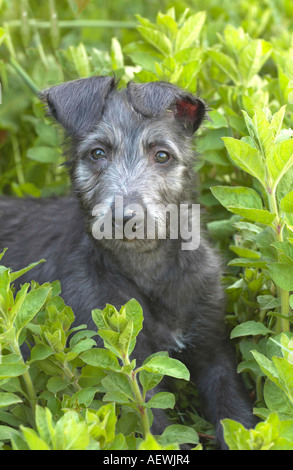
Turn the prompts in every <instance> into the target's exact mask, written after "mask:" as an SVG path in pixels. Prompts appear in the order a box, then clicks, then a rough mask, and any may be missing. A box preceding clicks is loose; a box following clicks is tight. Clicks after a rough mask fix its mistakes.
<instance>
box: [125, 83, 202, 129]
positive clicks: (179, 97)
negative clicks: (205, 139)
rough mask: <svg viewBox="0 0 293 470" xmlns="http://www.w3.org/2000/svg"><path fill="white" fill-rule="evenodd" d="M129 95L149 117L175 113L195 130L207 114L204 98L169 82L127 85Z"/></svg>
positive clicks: (136, 108)
mask: <svg viewBox="0 0 293 470" xmlns="http://www.w3.org/2000/svg"><path fill="white" fill-rule="evenodd" d="M127 92H128V96H129V98H130V101H131V104H132V106H133V107H134V109H135V110H136V111H138V112H139V113H141V114H143V115H144V116H147V117H156V116H160V115H161V114H162V113H164V112H165V111H167V110H171V111H173V113H174V117H175V119H178V120H179V121H180V122H181V123H182V124H183V125H184V126H185V128H186V129H188V130H190V131H191V132H195V131H196V130H197V129H198V128H199V126H200V124H201V123H202V121H203V119H204V118H205V116H206V107H205V104H204V102H203V101H202V100H200V99H199V98H197V97H195V96H194V95H192V94H191V93H188V92H186V91H184V90H181V89H180V88H178V87H176V86H175V85H172V84H171V83H167V82H150V83H134V82H129V83H128V86H127Z"/></svg>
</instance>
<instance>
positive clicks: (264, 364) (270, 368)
mask: <svg viewBox="0 0 293 470" xmlns="http://www.w3.org/2000/svg"><path fill="white" fill-rule="evenodd" d="M251 354H252V355H253V357H254V359H255V360H256V362H257V363H258V365H259V367H260V368H261V370H262V371H263V372H264V374H265V375H266V376H267V377H268V378H269V379H270V380H271V381H272V382H274V383H275V384H276V385H278V386H280V380H279V375H278V372H277V369H276V367H275V366H274V364H273V363H272V361H270V360H269V359H268V358H267V357H266V356H264V355H263V354H261V353H260V352H258V351H255V350H254V351H251Z"/></svg>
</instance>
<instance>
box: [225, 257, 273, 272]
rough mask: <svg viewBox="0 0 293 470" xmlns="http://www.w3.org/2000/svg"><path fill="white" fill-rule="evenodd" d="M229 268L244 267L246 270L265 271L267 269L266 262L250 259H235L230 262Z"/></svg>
mask: <svg viewBox="0 0 293 470" xmlns="http://www.w3.org/2000/svg"><path fill="white" fill-rule="evenodd" d="M228 266H242V267H245V268H257V269H265V268H266V267H267V263H266V261H259V260H255V259H248V258H235V259H232V260H231V261H229V263H228Z"/></svg>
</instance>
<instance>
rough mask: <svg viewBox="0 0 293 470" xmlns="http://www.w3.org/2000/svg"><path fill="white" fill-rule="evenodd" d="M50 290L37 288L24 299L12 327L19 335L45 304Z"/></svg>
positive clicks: (48, 288) (49, 288)
mask: <svg viewBox="0 0 293 470" xmlns="http://www.w3.org/2000/svg"><path fill="white" fill-rule="evenodd" d="M51 290H52V288H51V287H49V286H48V287H38V288H37V289H35V290H31V291H30V292H29V293H28V294H27V295H26V297H25V299H24V301H23V303H22V305H21V307H20V309H19V311H18V313H17V315H16V317H15V319H14V326H15V328H16V330H17V333H18V334H19V333H20V331H21V330H22V328H23V327H24V326H25V325H27V323H29V322H30V321H31V320H32V319H33V318H34V317H35V316H36V315H37V313H38V312H39V311H40V310H41V308H42V307H43V305H44V303H45V302H46V300H47V298H48V296H49V294H50V292H51Z"/></svg>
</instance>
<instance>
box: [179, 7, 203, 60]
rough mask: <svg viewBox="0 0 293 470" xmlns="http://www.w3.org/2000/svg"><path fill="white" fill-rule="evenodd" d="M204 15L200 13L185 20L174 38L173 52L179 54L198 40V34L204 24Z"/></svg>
mask: <svg viewBox="0 0 293 470" xmlns="http://www.w3.org/2000/svg"><path fill="white" fill-rule="evenodd" d="M205 19H206V13H205V12H204V11H200V12H198V13H195V14H194V15H192V16H190V17H189V18H187V20H186V21H185V22H184V23H183V26H182V27H181V28H180V29H179V31H178V34H177V36H176V43H175V52H176V53H177V52H179V51H181V50H183V49H186V48H187V47H190V46H191V45H193V44H194V43H195V42H196V41H198V39H199V35H200V32H201V30H202V27H203V25H204V23H205Z"/></svg>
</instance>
